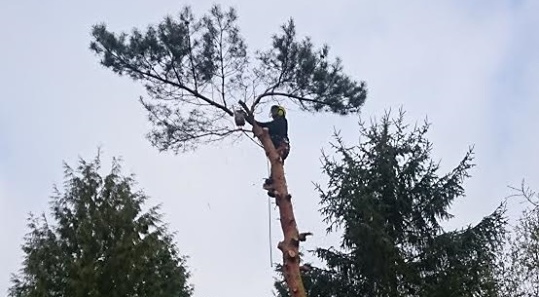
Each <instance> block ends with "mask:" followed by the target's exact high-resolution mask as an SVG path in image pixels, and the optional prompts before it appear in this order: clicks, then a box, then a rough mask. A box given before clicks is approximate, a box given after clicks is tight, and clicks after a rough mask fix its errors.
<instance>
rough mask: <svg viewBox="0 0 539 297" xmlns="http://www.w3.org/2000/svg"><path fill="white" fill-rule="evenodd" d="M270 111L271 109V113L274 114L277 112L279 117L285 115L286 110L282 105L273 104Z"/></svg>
mask: <svg viewBox="0 0 539 297" xmlns="http://www.w3.org/2000/svg"><path fill="white" fill-rule="evenodd" d="M270 111H271V114H273V113H274V112H275V114H277V115H278V116H280V117H284V116H285V115H286V110H285V109H284V107H282V106H279V105H273V106H272V107H271V109H270Z"/></svg>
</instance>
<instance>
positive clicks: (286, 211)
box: [253, 124, 307, 297]
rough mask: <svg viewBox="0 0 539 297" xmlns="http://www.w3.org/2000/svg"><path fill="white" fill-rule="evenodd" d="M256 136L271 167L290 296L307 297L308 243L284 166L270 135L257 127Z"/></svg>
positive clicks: (280, 244)
mask: <svg viewBox="0 0 539 297" xmlns="http://www.w3.org/2000/svg"><path fill="white" fill-rule="evenodd" d="M253 132H254V134H255V136H256V137H257V138H258V139H260V141H261V142H262V146H263V147H264V151H265V152H266V156H267V157H268V159H269V161H270V164H271V173H272V177H273V187H274V189H275V202H276V204H277V206H278V207H279V214H280V220H281V228H282V230H283V234H284V240H283V241H281V242H279V244H278V245H277V247H278V248H279V249H280V250H281V252H282V253H283V274H284V278H285V281H286V284H287V286H288V290H289V292H290V296H293V297H307V293H306V292H305V287H304V286H303V281H302V279H301V272H300V257H299V242H300V241H303V240H305V238H304V237H305V236H304V235H303V234H302V235H300V234H299V231H298V227H297V224H296V219H295V218H294V209H293V207H292V201H291V198H292V197H291V195H290V194H289V193H288V187H287V185H286V179H285V176H284V167H283V162H282V161H281V158H280V156H279V154H278V153H277V150H276V148H275V147H274V146H273V143H272V142H271V139H270V137H269V134H268V131H267V130H265V129H262V128H261V127H260V126H258V125H256V124H255V125H253Z"/></svg>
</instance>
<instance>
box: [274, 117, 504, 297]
mask: <svg viewBox="0 0 539 297" xmlns="http://www.w3.org/2000/svg"><path fill="white" fill-rule="evenodd" d="M429 126H430V124H429V123H424V124H423V125H421V126H417V125H416V126H415V127H413V128H411V127H410V126H409V125H408V124H406V123H405V122H404V112H402V111H401V112H400V114H399V116H398V117H396V118H391V116H390V113H387V114H385V115H384V117H383V118H382V119H381V120H380V121H376V122H374V123H373V124H372V125H371V126H369V127H368V126H366V125H365V124H364V123H360V135H361V140H360V143H359V144H357V145H355V146H352V147H348V146H346V145H345V144H344V141H343V140H342V139H341V138H340V136H339V135H338V134H336V135H335V137H336V143H335V144H334V145H333V148H334V150H335V154H336V156H334V157H330V156H328V155H327V154H324V158H323V169H324V172H325V174H326V175H327V176H328V178H329V181H328V184H327V187H325V188H322V187H321V186H318V189H319V191H320V194H321V205H322V208H321V212H322V214H323V216H324V218H325V221H326V222H327V223H328V229H327V231H328V232H335V231H336V230H342V232H343V234H342V238H341V244H340V247H339V248H335V247H330V248H317V249H316V251H315V255H316V256H317V257H318V258H319V259H320V260H322V261H323V262H324V263H325V265H326V267H322V268H316V267H315V268H311V269H310V272H309V273H308V274H306V275H305V282H306V283H307V284H309V285H308V286H307V290H308V292H309V294H310V296H335V297H337V296H338V297H347V296H350V297H352V296H354V297H355V296H369V297H370V296H372V297H375V296H380V297H382V296H383V297H392V296H394V297H397V296H399V297H401V296H410V297H412V296H413V297H438V296H439V297H442V296H443V297H452V296H455V297H456V296H459V297H460V296H498V290H497V288H498V286H497V284H498V283H497V281H496V277H495V265H496V259H497V253H498V252H499V251H500V249H501V248H502V244H503V240H502V239H503V236H504V234H505V233H504V232H505V231H504V230H505V229H504V228H505V227H504V226H505V224H506V221H505V217H504V212H505V206H504V204H502V205H500V207H498V208H497V209H496V210H495V211H494V212H493V213H492V214H491V215H489V216H487V217H485V218H483V219H482V220H481V222H479V223H478V224H477V225H475V226H468V227H466V228H464V229H462V230H455V231H444V230H443V229H442V227H441V222H442V221H444V220H447V219H449V218H451V217H452V215H451V214H450V213H449V207H450V205H451V203H452V202H453V201H454V200H455V199H456V198H459V197H462V196H464V188H463V186H462V183H463V181H464V179H465V178H467V177H469V173H468V171H469V170H470V169H471V168H472V167H473V163H472V161H473V150H472V149H470V150H469V151H468V152H467V153H466V154H465V156H464V158H463V159H462V160H461V162H460V163H459V164H458V165H457V166H456V167H455V168H454V169H453V170H451V171H450V172H448V173H446V174H440V173H439V171H440V170H439V169H440V166H439V164H438V163H436V162H434V161H433V160H432V158H431V156H430V155H431V151H432V144H431V143H430V142H429V140H428V139H427V138H426V133H427V131H428V128H429ZM337 158H338V159H337ZM281 285H282V283H281V282H277V283H276V286H277V289H278V295H279V296H287V295H286V294H285V292H284V291H282V290H281Z"/></svg>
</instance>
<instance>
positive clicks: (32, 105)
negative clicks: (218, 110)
mask: <svg viewBox="0 0 539 297" xmlns="http://www.w3.org/2000/svg"><path fill="white" fill-rule="evenodd" d="M213 3H214V2H211V1H206V0H198V1H184V2H180V1H168V0H162V1H140V0H139V1H134V0H132V1H114V2H111V1H103V0H98V1H91V2H81V1H78V2H75V1H35V0H34V1H30V0H28V1H2V2H0V36H1V40H2V45H1V46H0V56H1V57H2V66H1V67H2V71H0V92H1V93H0V94H1V95H0V235H1V238H2V244H1V245H0V292H5V291H6V290H7V288H8V287H9V279H10V275H11V273H14V272H16V271H17V270H18V269H19V268H20V267H21V266H20V264H21V261H22V252H21V250H20V245H21V243H22V239H23V236H24V234H25V233H26V232H27V229H26V219H27V217H28V214H29V213H30V212H33V213H42V212H44V211H48V201H49V197H50V195H51V194H52V188H53V185H54V184H61V182H62V178H63V176H62V174H63V168H62V164H63V162H64V161H65V162H67V163H69V164H72V165H74V164H75V162H77V160H78V158H79V157H82V158H86V159H90V158H93V157H94V156H95V154H96V153H97V148H98V147H99V146H101V147H102V150H103V152H104V155H103V163H104V164H107V163H110V161H111V158H112V157H114V156H121V157H122V158H123V160H124V161H123V167H124V170H125V171H124V172H125V173H127V174H129V173H134V174H135V175H136V180H137V182H138V184H139V187H140V188H141V189H143V190H144V191H145V193H146V194H148V195H149V196H150V197H151V199H150V200H149V202H148V203H149V204H151V205H155V204H161V205H162V211H163V212H164V214H165V218H164V220H165V221H166V222H167V223H169V228H170V229H171V230H172V231H174V232H177V235H176V239H177V243H178V247H179V249H180V252H181V253H182V254H184V255H186V256H188V257H189V258H188V262H187V264H188V266H189V269H190V271H191V272H192V275H193V276H192V279H191V282H192V283H193V284H194V287H195V296H197V297H200V296H204V297H224V296H239V297H241V296H271V294H272V293H271V292H272V289H273V286H272V285H273V277H274V276H275V274H274V272H273V268H272V267H271V266H270V245H271V247H272V257H273V260H274V261H275V262H277V261H280V255H279V251H278V250H277V249H276V245H277V242H278V241H279V240H280V239H281V238H282V233H281V231H280V228H279V225H278V221H277V219H278V217H277V212H276V210H275V209H273V210H272V214H271V218H270V219H271V220H270V221H271V222H272V224H271V226H272V236H271V242H270V241H269V239H268V231H269V230H268V204H267V203H268V200H267V196H266V195H265V192H264V191H263V190H262V189H261V183H262V181H263V178H264V177H265V175H266V174H267V167H266V166H267V165H266V161H265V159H264V158H265V157H264V154H263V153H262V152H261V151H260V150H259V149H258V148H257V147H256V146H255V145H253V144H251V143H249V142H248V141H244V142H242V143H240V144H238V145H235V146H229V145H227V144H226V143H223V144H218V145H211V146H205V147H202V148H200V149H199V150H197V151H196V152H192V153H186V154H181V155H174V154H172V153H159V152H157V150H156V149H155V148H153V147H151V145H150V143H149V142H148V141H147V140H146V139H145V134H146V133H147V132H148V131H149V128H150V125H149V123H148V122H147V118H146V114H145V112H144V111H143V109H142V107H141V106H140V104H139V102H138V100H137V99H138V98H139V96H141V95H142V96H144V95H145V93H144V90H143V89H142V88H141V86H140V85H139V84H137V83H134V82H132V81H131V80H129V79H128V78H122V77H118V76H116V75H115V74H113V73H112V72H111V71H109V70H107V69H104V68H103V67H101V66H100V65H99V63H98V58H97V57H96V56H94V55H93V53H92V52H91V51H90V50H89V49H88V47H89V42H90V40H91V38H90V29H91V26H92V25H93V24H96V23H101V22H105V23H107V24H108V26H109V28H110V29H111V30H114V31H117V32H118V31H129V30H130V29H131V28H133V27H146V26H147V25H148V24H155V23H156V22H159V21H160V20H161V19H162V18H163V17H164V16H165V15H167V14H176V13H177V12H178V11H179V10H180V9H181V8H182V6H183V5H192V8H193V10H194V11H195V13H197V14H198V15H200V13H204V12H206V11H207V10H208V9H209V7H210V6H211V5H212V4H213ZM219 3H220V4H222V5H223V6H233V7H235V8H236V9H237V11H238V15H239V24H240V26H241V29H242V34H243V36H244V37H245V39H246V41H247V43H248V46H249V47H250V48H251V49H264V48H267V46H268V45H269V44H270V36H271V35H272V34H273V33H275V32H276V31H277V30H278V29H279V26H280V25H281V24H283V23H284V22H285V21H286V20H287V19H289V18H290V17H292V18H294V20H295V21H296V27H297V31H298V34H299V35H302V36H311V37H312V39H313V42H315V43H316V44H318V45H321V44H322V43H327V44H329V45H330V47H331V53H332V54H333V55H336V56H339V57H340V58H342V60H343V63H344V66H345V71H346V72H347V73H349V74H350V75H352V76H353V77H354V78H355V79H357V80H364V81H366V83H367V85H368V89H369V94H368V98H367V102H366V104H365V106H364V108H363V110H362V113H361V114H362V117H363V118H364V119H366V120H369V119H370V118H372V117H378V118H379V117H380V116H381V115H382V114H383V113H384V111H385V110H388V109H390V108H391V109H393V110H396V109H398V108H399V107H401V106H402V107H403V109H404V110H406V112H407V118H406V119H407V120H408V121H409V122H411V123H414V122H421V121H423V119H425V117H428V120H429V121H430V122H431V123H432V128H431V130H430V132H429V134H428V136H429V139H430V140H431V141H432V142H433V143H434V151H433V157H434V159H435V160H439V161H441V168H442V170H445V171H447V170H450V169H451V168H452V167H454V166H456V165H457V164H458V162H459V161H460V159H461V158H462V157H463V156H464V154H465V152H466V151H467V149H468V148H469V146H472V145H473V146H474V147H475V153H476V159H475V163H476V164H477V166H476V167H474V168H473V170H472V171H471V174H472V177H471V178H470V179H468V180H467V181H466V183H465V189H466V197H464V198H461V199H459V200H457V201H455V203H454V204H453V206H452V209H451V212H452V213H453V214H454V215H455V218H454V219H452V220H451V221H449V222H447V223H446V224H445V226H446V227H447V228H448V229H451V228H461V227H464V226H466V225H468V224H475V223H477V222H478V221H479V220H480V219H481V218H482V217H483V216H485V215H488V214H489V213H491V212H492V211H493V210H494V209H495V208H496V207H497V206H498V205H499V204H500V202H501V201H502V200H503V199H504V197H506V196H507V195H510V194H512V193H513V192H512V191H511V190H510V189H509V188H508V186H518V185H519V184H520V183H521V181H522V180H523V179H524V180H526V181H527V182H528V184H529V185H530V186H531V187H532V188H535V189H539V171H538V170H537V168H539V154H537V151H539V138H538V137H537V136H536V135H537V133H536V132H535V130H536V129H537V128H539V127H538V126H539V125H538V124H537V114H539V100H538V98H539V84H538V83H537V82H538V81H539V34H538V33H537V30H536V28H539V2H538V1H534V0H530V1H524V0H522V1H495V0H489V1H486V0H483V1H436V2H434V1H426V0H424V1H419V0H417V1H415V0H414V1H406V2H405V1H359V0H356V1H343V0H335V1H333V2H330V1H319V0H313V1H294V2H292V1H284V0H275V1H271V2H270V1H265V2H260V1H246V0H236V1H221V2H219ZM288 118H289V122H290V131H289V134H290V138H291V141H292V151H291V153H290V156H289V158H288V159H287V164H286V173H287V180H288V185H289V189H290V192H291V193H292V195H293V197H294V207H295V213H296V218H297V220H298V224H299V228H300V231H311V232H313V233H314V236H313V237H311V238H310V240H309V241H307V242H306V243H305V244H304V246H303V247H304V249H305V250H308V249H313V248H315V247H317V246H325V247H327V246H330V245H336V244H338V235H336V234H333V235H326V233H325V225H324V223H323V222H322V217H321V215H320V214H319V212H318V209H319V205H318V201H319V197H318V195H317V192H316V190H315V188H314V186H313V182H318V183H322V185H323V182H324V180H325V177H324V176H323V175H322V173H321V163H320V157H321V149H322V148H325V149H327V148H328V144H329V142H330V141H331V140H332V138H331V134H332V132H333V129H334V128H335V129H339V130H341V131H342V135H343V137H344V140H345V142H346V143H349V144H355V143H357V140H358V132H357V124H356V123H357V120H358V119H357V117H344V118H343V117H338V116H327V115H306V114H302V113H300V112H299V111H298V110H296V109H294V108H290V109H289V110H288ZM105 169H106V168H105ZM104 172H106V171H104ZM510 207H511V208H510V211H509V215H510V216H511V218H513V219H514V218H516V216H517V215H518V211H519V207H521V204H519V203H517V202H516V201H512V202H511V203H510ZM309 259H310V258H309Z"/></svg>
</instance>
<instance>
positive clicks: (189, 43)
mask: <svg viewBox="0 0 539 297" xmlns="http://www.w3.org/2000/svg"><path fill="white" fill-rule="evenodd" d="M186 25H187V44H188V46H189V61H190V63H191V72H192V73H193V82H194V84H195V92H198V78H197V73H196V69H195V62H194V59H193V47H192V45H191V30H190V28H189V23H186ZM201 99H202V98H201Z"/></svg>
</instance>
